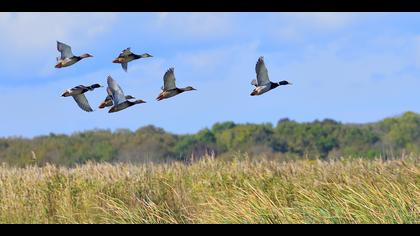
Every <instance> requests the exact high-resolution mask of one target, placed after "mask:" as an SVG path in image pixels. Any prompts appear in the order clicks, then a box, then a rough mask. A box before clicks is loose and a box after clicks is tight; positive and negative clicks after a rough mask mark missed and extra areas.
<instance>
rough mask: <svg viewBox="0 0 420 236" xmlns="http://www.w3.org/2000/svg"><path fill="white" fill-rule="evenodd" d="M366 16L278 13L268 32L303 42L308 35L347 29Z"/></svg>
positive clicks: (284, 38) (360, 14)
mask: <svg viewBox="0 0 420 236" xmlns="http://www.w3.org/2000/svg"><path fill="white" fill-rule="evenodd" d="M364 16H365V15H364V14H362V13H358V14H355V13H348V12H345V13H343V12H341V13H333V12H296V13H277V14H274V15H272V18H271V20H270V21H269V22H270V23H269V24H268V26H269V27H267V30H268V31H269V32H270V34H271V35H273V36H275V37H277V38H280V39H283V40H287V41H302V40H304V38H305V37H306V36H308V35H309V36H315V35H322V34H326V33H331V32H336V31H338V30H342V29H346V28H347V27H350V26H352V25H353V24H354V23H356V22H358V21H359V20H360V19H361V18H363V17H364Z"/></svg>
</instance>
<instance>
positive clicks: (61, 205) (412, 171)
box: [0, 156, 420, 224]
mask: <svg viewBox="0 0 420 236" xmlns="http://www.w3.org/2000/svg"><path fill="white" fill-rule="evenodd" d="M419 161H420V157H416V156H411V157H405V158H402V159H400V160H388V161H383V160H363V159H344V160H340V161H338V160H337V161H320V160H298V161H288V162H280V161H269V160H263V159H261V160H256V159H250V158H247V157H245V156H243V157H238V158H234V159H233V160H230V161H223V160H218V159H214V158H211V157H206V158H204V159H203V160H200V161H197V162H194V163H192V164H188V165H187V164H183V163H171V164H152V163H150V164H137V165H133V164H107V163H102V164H97V163H87V164H84V165H80V166H76V167H74V168H67V167H57V166H53V165H45V166H42V167H37V166H27V167H25V168H17V167H10V166H7V165H3V166H1V167H0V223H409V224H418V223H420V205H419V204H420V165H419Z"/></svg>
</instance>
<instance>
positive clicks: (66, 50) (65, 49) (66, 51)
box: [57, 41, 74, 60]
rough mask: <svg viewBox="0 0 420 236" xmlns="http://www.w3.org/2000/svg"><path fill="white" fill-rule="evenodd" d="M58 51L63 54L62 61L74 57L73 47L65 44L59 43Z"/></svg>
mask: <svg viewBox="0 0 420 236" xmlns="http://www.w3.org/2000/svg"><path fill="white" fill-rule="evenodd" d="M57 50H58V51H59V52H61V60H64V59H66V58H71V57H73V56H74V55H73V52H72V51H71V47H70V46H69V45H67V44H65V43H62V42H59V41H57Z"/></svg>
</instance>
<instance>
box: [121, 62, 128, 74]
mask: <svg viewBox="0 0 420 236" xmlns="http://www.w3.org/2000/svg"><path fill="white" fill-rule="evenodd" d="M121 67H122V68H123V70H124V71H125V72H127V70H128V63H127V62H122V63H121Z"/></svg>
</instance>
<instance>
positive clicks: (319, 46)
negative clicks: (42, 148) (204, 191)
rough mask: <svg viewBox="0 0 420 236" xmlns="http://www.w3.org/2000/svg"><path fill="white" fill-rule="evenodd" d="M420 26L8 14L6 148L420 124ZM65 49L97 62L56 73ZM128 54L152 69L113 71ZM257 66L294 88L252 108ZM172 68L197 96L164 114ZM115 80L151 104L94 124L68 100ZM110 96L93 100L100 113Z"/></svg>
mask: <svg viewBox="0 0 420 236" xmlns="http://www.w3.org/2000/svg"><path fill="white" fill-rule="evenodd" d="M419 25H420V14H419V13H0V32H2V39H1V42H2V43H1V44H0V52H2V55H3V57H0V99H1V100H2V101H3V109H2V112H1V115H0V137H4V136H6V137H9V136H23V137H33V136H37V135H44V134H49V133H50V132H54V133H65V134H71V133H73V132H78V131H84V130H92V129H111V130H115V129H117V128H128V129H131V130H136V129H137V128H140V127H142V126H145V125H149V124H153V125H156V126H158V127H162V128H164V129H165V130H167V131H170V132H174V133H178V134H184V133H194V132H196V131H198V130H200V129H202V128H205V127H210V126H211V125H212V124H214V123H215V122H220V121H228V120H231V121H235V122H238V123H246V122H252V123H262V122H271V123H273V124H275V123H276V122H277V121H278V120H279V119H281V118H285V117H288V118H290V119H293V120H296V121H313V120H315V119H324V118H332V119H335V120H338V121H341V122H345V123H364V122H373V121H377V120H380V119H382V118H385V117H388V116H394V115H398V114H401V113H403V112H405V111H415V112H419V111H420V101H419V95H418V89H419V88H420V27H418V26H419ZM56 40H59V41H62V42H65V43H67V44H69V45H71V46H72V48H73V52H74V53H75V54H78V55H79V54H82V53H85V52H88V53H90V54H92V55H94V57H93V58H88V59H85V60H83V61H81V62H79V63H77V64H75V65H73V66H71V67H68V68H64V69H59V70H58V69H55V68H54V65H55V62H56V61H55V58H56V57H57V56H58V55H59V53H58V52H57V50H56ZM127 47H131V49H132V51H133V52H135V53H144V52H148V53H150V54H152V55H153V56H154V57H153V58H148V59H144V60H143V59H141V60H137V61H134V62H131V63H130V64H129V71H128V73H125V72H124V71H123V70H122V69H121V67H120V66H119V65H118V64H113V63H111V61H112V59H113V58H115V57H116V56H117V55H118V54H119V53H120V52H121V50H122V49H124V48H127ZM259 56H264V58H265V61H266V65H267V67H268V71H269V76H270V79H271V80H273V81H280V80H288V81H290V82H292V83H293V85H292V86H287V87H280V88H278V89H276V90H273V91H271V92H269V93H267V94H264V95H262V96H259V97H251V96H249V94H250V92H251V91H252V89H253V88H252V86H251V85H250V81H251V80H252V79H253V78H255V63H256V61H257V59H258V57H259ZM172 66H173V67H175V75H176V78H177V85H178V86H179V87H184V86H188V85H191V86H193V87H195V88H197V89H198V90H197V91H193V92H188V93H185V94H182V95H179V96H176V97H174V98H172V99H169V100H164V101H161V102H156V101H155V98H156V97H157V95H158V94H159V92H160V87H161V86H162V83H163V81H162V77H163V74H164V73H165V71H166V70H167V69H168V68H169V67H172ZM107 75H111V76H113V78H114V79H116V80H117V81H118V82H119V83H120V85H121V86H122V88H123V89H124V91H125V92H126V93H127V94H131V95H133V96H135V97H137V98H141V99H144V100H146V101H147V102H148V103H146V104H141V105H137V106H134V107H132V108H130V109H126V110H124V111H122V112H119V113H114V114H108V113H107V111H106V110H98V109H96V111H95V112H93V113H86V112H84V111H82V110H81V109H79V108H78V107H77V105H76V104H75V103H74V101H73V100H72V99H71V98H62V97H60V95H61V93H62V92H63V91H64V90H65V89H67V88H71V87H73V86H76V85H79V84H83V85H90V84H93V83H100V84H102V85H106V77H107ZM105 96H106V91H105V88H100V89H98V90H95V91H94V92H90V93H87V97H88V99H89V101H90V103H91V105H92V106H93V107H95V108H96V107H97V106H98V104H99V103H100V102H101V101H102V100H103V99H104V97H105Z"/></svg>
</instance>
